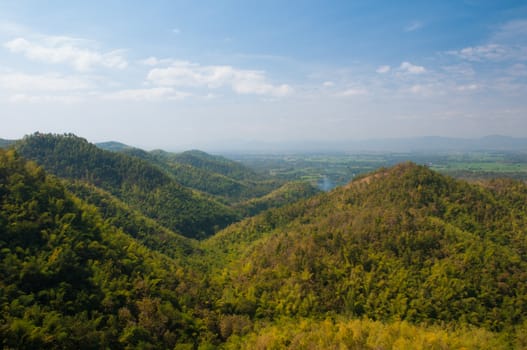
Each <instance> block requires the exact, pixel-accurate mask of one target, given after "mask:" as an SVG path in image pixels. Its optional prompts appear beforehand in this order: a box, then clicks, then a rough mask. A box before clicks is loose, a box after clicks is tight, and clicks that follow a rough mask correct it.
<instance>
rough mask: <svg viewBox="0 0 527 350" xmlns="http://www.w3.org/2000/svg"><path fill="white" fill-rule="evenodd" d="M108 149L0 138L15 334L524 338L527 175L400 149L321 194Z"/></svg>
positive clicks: (495, 343)
mask: <svg viewBox="0 0 527 350" xmlns="http://www.w3.org/2000/svg"><path fill="white" fill-rule="evenodd" d="M110 146H112V147H114V149H113V151H108V150H103V149H101V148H97V147H96V146H94V145H92V144H90V143H88V142H87V141H86V140H84V139H81V138H78V137H76V136H73V135H62V136H57V135H43V134H36V135H32V136H30V137H26V138H25V139H24V140H21V141H19V142H17V143H16V144H15V145H14V147H13V148H12V149H9V150H6V151H2V150H0V235H1V236H0V253H1V255H0V264H1V268H0V275H1V278H0V305H1V309H0V310H1V311H0V312H1V313H0V339H2V340H1V342H2V346H3V347H4V348H7V349H9V348H17V349H34V348H43V349H45V348H50V349H58V348H80V349H100V348H111V349H132V348H133V349H135V348H143V349H167V348H168V349H172V348H174V349H215V348H223V349H273V348H274V349H281V348H291V349H315V348H316V349H320V348H327V349H392V348H394V349H395V348H398V349H429V348H437V349H450V348H451V349H458V348H479V349H510V348H517V349H521V348H525V347H527V336H526V334H527V186H526V185H525V183H522V182H519V181H514V180H506V179H492V180H488V181H481V182H478V183H468V182H465V181H462V180H456V179H454V178H451V177H448V176H444V175H441V174H439V173H437V172H435V171H432V170H430V169H429V168H427V167H425V166H419V165H415V164H413V163H403V164H399V165H396V166H394V167H391V168H382V169H379V170H377V171H375V172H373V173H369V174H367V175H363V176H359V177H357V178H356V179H355V180H354V181H352V182H350V183H349V184H347V185H345V186H342V187H338V188H336V189H334V190H333V191H331V192H328V193H319V192H318V191H316V190H314V189H313V188H312V187H310V185H309V184H306V183H298V182H291V183H284V182H280V181H275V180H273V179H270V178H266V177H265V176H262V175H261V174H254V173H252V174H251V170H250V169H247V168H245V167H243V166H241V165H239V164H236V165H233V164H231V163H230V162H231V161H228V160H225V159H223V158H221V157H216V156H210V155H207V154H204V153H201V152H197V151H191V152H187V153H184V154H180V155H175V154H167V153H163V152H161V151H154V152H144V151H141V150H137V149H130V148H127V147H121V146H119V145H117V146H116V145H113V144H112V145H110ZM27 159H31V160H27ZM181 169H186V170H185V171H190V173H191V174H198V173H199V174H203V175H202V177H201V178H202V179H203V181H202V182H203V183H201V182H200V181H196V179H198V178H196V177H194V176H192V175H191V176H188V177H187V178H186V179H185V176H184V175H181V174H183V173H184V171H183V170H181ZM189 169H190V170H189ZM178 174H179V175H178ZM180 177H181V178H182V180H181V182H178V181H177V179H178V178H180ZM215 181H216V182H215ZM251 181H252V182H254V184H255V186H254V187H255V188H258V186H256V184H260V185H261V188H260V189H258V190H254V191H255V192H253V193H249V192H247V191H245V190H239V191H238V192H236V190H233V189H232V188H230V187H229V186H227V185H224V184H230V185H232V186H234V184H238V185H239V186H240V187H233V188H242V189H243V186H246V188H247V189H250V188H251V187H252V185H251ZM208 182H211V183H210V187H209V188H205V187H204V186H205V184H206V183H208ZM214 186H217V187H214ZM223 186H226V187H223ZM266 186H268V187H266ZM221 188H226V190H225V192H222V191H221V190H218V189H221ZM227 188H228V189H227ZM214 191H216V192H217V193H214ZM231 191H232V192H231ZM244 191H245V192H244ZM258 191H259V192H258ZM228 193H234V194H233V195H229V194H228ZM153 194H155V195H153ZM156 196H157V197H156ZM243 217H247V218H245V219H243V220H242V218H243ZM227 225H228V226H227ZM195 238H200V239H201V240H196V239H195ZM203 238H205V239H203Z"/></svg>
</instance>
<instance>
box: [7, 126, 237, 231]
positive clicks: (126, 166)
mask: <svg viewBox="0 0 527 350" xmlns="http://www.w3.org/2000/svg"><path fill="white" fill-rule="evenodd" d="M16 148H17V150H18V151H19V152H20V153H21V154H22V155H23V156H24V157H26V158H28V159H32V160H34V161H36V162H37V163H38V164H41V165H42V166H43V167H44V168H45V169H46V170H48V171H50V172H51V173H53V174H55V175H57V176H59V177H64V178H68V179H74V180H82V181H86V182H89V183H91V184H93V185H95V186H97V187H100V188H102V189H104V190H106V191H108V192H110V193H112V194H113V195H115V196H116V197H118V198H119V199H121V200H122V201H124V202H126V203H127V204H128V205H130V206H131V207H132V208H134V209H136V210H139V211H140V212H142V213H143V214H144V215H146V216H148V217H150V218H152V219H155V220H157V221H159V223H161V224H162V225H164V226H166V227H168V228H170V229H172V230H175V231H177V232H181V233H182V234H183V235H185V236H187V237H194V238H203V237H206V236H209V235H211V234H213V233H214V232H215V231H216V230H217V229H218V228H221V227H224V226H226V225H227V224H229V223H231V222H233V221H234V220H235V219H236V216H235V214H234V213H233V211H232V210H230V209H229V208H227V207H226V206H223V205H221V204H219V203H217V202H215V201H213V200H211V199H207V198H205V197H203V196H200V195H199V194H197V193H195V192H193V191H191V190H189V189H187V188H185V187H183V186H181V185H180V184H179V183H177V182H176V181H174V180H173V179H172V178H171V177H170V176H168V175H167V174H166V173H165V172H164V171H162V170H161V169H160V168H158V167H156V166H153V165H152V164H150V163H148V162H146V161H144V160H142V159H139V158H137V157H131V156H127V155H124V154H120V153H114V152H109V151H104V150H101V149H99V148H97V147H96V146H94V145H92V144H90V143H88V142H87V141H86V140H84V139H81V138H78V137H76V136H74V135H64V136H57V135H44V134H35V135H33V136H30V137H25V138H24V139H23V140H22V141H21V142H19V143H17V145H16Z"/></svg>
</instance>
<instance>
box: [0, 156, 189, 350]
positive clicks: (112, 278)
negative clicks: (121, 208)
mask: <svg viewBox="0 0 527 350" xmlns="http://www.w3.org/2000/svg"><path fill="white" fill-rule="evenodd" d="M0 252H1V253H0V308H1V310H2V311H1V312H0V346H2V347H3V348H4V349H72V348H78V349H102V348H111V349H129V348H173V347H174V346H175V345H176V343H189V345H188V346H191V347H192V344H193V343H194V342H195V338H196V334H197V333H199V326H198V324H197V323H196V322H195V321H194V319H193V318H192V315H190V314H187V313H186V312H185V310H184V309H183V307H182V305H184V303H185V302H186V301H185V300H186V299H188V295H190V293H189V292H188V291H186V287H185V283H186V284H189V283H190V282H191V278H189V277H185V276H184V273H183V270H182V269H181V267H180V265H179V264H178V263H177V262H176V261H174V260H172V259H170V258H168V257H166V256H165V255H162V254H159V253H156V252H153V251H150V250H149V249H147V248H145V247H144V246H143V245H141V244H140V243H138V242H137V241H136V240H134V239H133V238H131V237H130V236H129V235H127V234H125V233H123V231H121V230H118V229H115V228H114V227H112V226H111V225H108V224H107V223H106V222H105V221H104V220H103V219H102V218H101V217H100V216H99V215H98V213H97V210H96V209H95V208H94V207H92V206H89V205H87V204H85V203H84V202H83V201H81V200H79V199H78V198H77V197H75V196H73V195H72V194H70V193H69V192H68V191H67V190H66V189H65V188H64V187H63V186H62V185H61V183H60V182H59V180H57V179H56V178H52V177H49V176H47V175H46V174H45V173H44V171H43V170H42V169H41V168H39V167H37V166H36V165H35V164H34V163H28V162H25V161H23V160H21V159H20V157H19V156H18V155H17V154H15V152H14V151H8V152H5V151H1V150H0ZM183 280H184V281H186V282H184V284H182V281H183Z"/></svg>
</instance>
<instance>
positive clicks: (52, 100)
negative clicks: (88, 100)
mask: <svg viewBox="0 0 527 350" xmlns="http://www.w3.org/2000/svg"><path fill="white" fill-rule="evenodd" d="M8 100H9V102H11V103H18V104H74V103H79V102H81V101H82V100H83V98H82V97H81V96H75V95H28V94H16V95H12V96H10V97H9V99H8Z"/></svg>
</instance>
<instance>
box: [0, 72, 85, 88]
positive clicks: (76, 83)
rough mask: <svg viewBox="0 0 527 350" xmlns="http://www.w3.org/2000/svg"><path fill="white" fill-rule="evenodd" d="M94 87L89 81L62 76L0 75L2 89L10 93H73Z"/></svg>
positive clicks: (11, 73)
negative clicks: (72, 91)
mask: <svg viewBox="0 0 527 350" xmlns="http://www.w3.org/2000/svg"><path fill="white" fill-rule="evenodd" d="M92 87H93V84H92V83H91V82H90V81H88V80H87V79H82V78H78V77H72V76H64V75H60V74H38V75H31V74H25V73H13V72H10V73H0V88H2V89H5V90H8V91H71V90H82V89H89V88H92Z"/></svg>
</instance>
